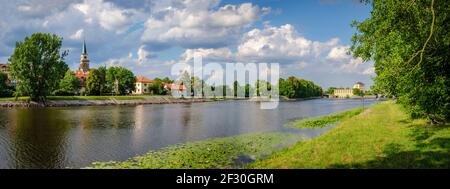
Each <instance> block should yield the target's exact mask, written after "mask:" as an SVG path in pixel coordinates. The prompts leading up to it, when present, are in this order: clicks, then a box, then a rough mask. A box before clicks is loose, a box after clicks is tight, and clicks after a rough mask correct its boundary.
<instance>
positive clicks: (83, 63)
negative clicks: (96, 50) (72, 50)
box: [75, 41, 89, 87]
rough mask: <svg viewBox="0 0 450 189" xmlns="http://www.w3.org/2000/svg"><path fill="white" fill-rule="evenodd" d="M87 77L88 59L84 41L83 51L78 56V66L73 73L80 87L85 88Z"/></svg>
mask: <svg viewBox="0 0 450 189" xmlns="http://www.w3.org/2000/svg"><path fill="white" fill-rule="evenodd" d="M88 75H89V57H88V53H87V49H86V41H84V42H83V49H82V51H81V56H80V66H79V68H78V70H76V71H75V76H76V77H77V78H78V79H79V80H80V83H81V87H86V78H87V77H88Z"/></svg>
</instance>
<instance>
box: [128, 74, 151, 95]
mask: <svg viewBox="0 0 450 189" xmlns="http://www.w3.org/2000/svg"><path fill="white" fill-rule="evenodd" d="M152 83H155V81H154V80H151V79H148V78H146V77H144V76H138V77H136V82H135V83H134V85H135V90H134V91H133V92H132V93H133V94H135V95H142V94H147V93H149V90H148V86H149V85H150V84H152Z"/></svg>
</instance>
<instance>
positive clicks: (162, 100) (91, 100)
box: [0, 96, 322, 108]
mask: <svg viewBox="0 0 450 189" xmlns="http://www.w3.org/2000/svg"><path fill="white" fill-rule="evenodd" d="M320 98H322V97H309V98H301V99H289V98H285V97H282V98H280V99H279V100H280V101H302V100H313V99H320ZM47 99H48V100H47V101H46V102H45V104H44V103H38V102H32V101H30V98H29V97H19V98H17V99H16V98H14V97H9V98H0V107H4V108H13V107H22V108H30V107H69V106H108V105H142V104H180V103H199V102H213V101H221V100H244V101H249V102H265V101H269V100H270V99H267V98H261V97H254V98H233V97H229V98H174V97H172V96H50V97H48V98H47Z"/></svg>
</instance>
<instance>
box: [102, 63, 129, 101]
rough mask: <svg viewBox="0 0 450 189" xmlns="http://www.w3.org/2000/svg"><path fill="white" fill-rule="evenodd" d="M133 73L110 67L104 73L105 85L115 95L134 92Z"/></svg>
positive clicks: (121, 68)
mask: <svg viewBox="0 0 450 189" xmlns="http://www.w3.org/2000/svg"><path fill="white" fill-rule="evenodd" d="M135 82H136V78H135V77H134V74H133V72H131V71H130V70H128V69H126V68H123V67H110V68H108V69H107V71H106V83H107V85H108V86H109V87H110V89H112V93H114V94H116V95H126V94H129V93H131V92H132V91H134V90H135V85H134V83H135Z"/></svg>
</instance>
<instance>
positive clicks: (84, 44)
mask: <svg viewBox="0 0 450 189" xmlns="http://www.w3.org/2000/svg"><path fill="white" fill-rule="evenodd" d="M82 53H83V54H87V49H86V39H84V40H83V51H82Z"/></svg>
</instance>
